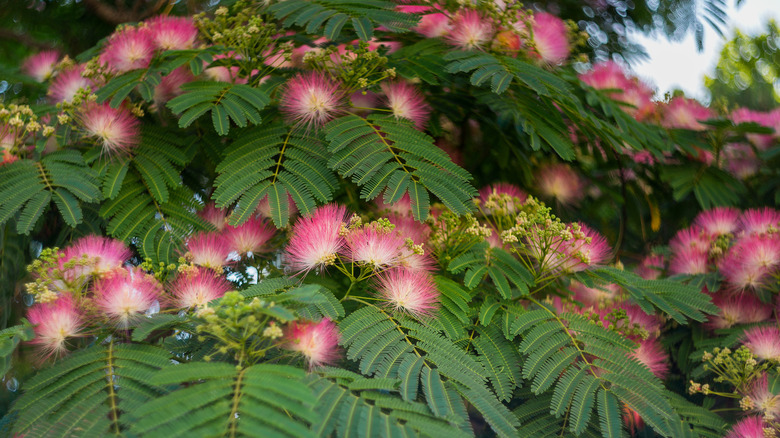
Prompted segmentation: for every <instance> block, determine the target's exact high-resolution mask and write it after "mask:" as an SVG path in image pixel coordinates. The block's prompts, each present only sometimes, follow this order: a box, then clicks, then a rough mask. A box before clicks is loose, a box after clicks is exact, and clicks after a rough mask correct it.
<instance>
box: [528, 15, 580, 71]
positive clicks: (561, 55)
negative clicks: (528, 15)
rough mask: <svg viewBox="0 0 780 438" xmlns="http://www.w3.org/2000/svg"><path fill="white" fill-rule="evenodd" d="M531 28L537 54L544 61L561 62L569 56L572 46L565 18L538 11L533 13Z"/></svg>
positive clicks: (550, 62) (549, 62)
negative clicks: (570, 45)
mask: <svg viewBox="0 0 780 438" xmlns="http://www.w3.org/2000/svg"><path fill="white" fill-rule="evenodd" d="M531 29H532V35H533V42H534V48H535V50H536V54H537V55H539V57H540V58H541V59H542V61H544V62H546V63H548V64H560V63H562V62H563V61H565V60H566V58H568V57H569V52H570V51H571V48H570V47H569V39H568V31H567V30H566V23H564V22H563V20H561V19H560V18H558V17H556V16H555V15H552V14H548V13H547V12H538V13H536V14H534V15H533V25H532V26H531Z"/></svg>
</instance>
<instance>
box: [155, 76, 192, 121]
mask: <svg viewBox="0 0 780 438" xmlns="http://www.w3.org/2000/svg"><path fill="white" fill-rule="evenodd" d="M194 80H195V76H193V75H192V73H191V72H190V70H189V69H188V68H185V67H179V68H177V69H175V70H173V71H172V72H170V73H169V74H167V75H165V76H163V77H162V80H161V81H160V84H159V85H157V86H156V87H155V88H154V103H155V105H156V106H157V109H158V111H159V109H160V107H161V106H162V105H163V104H164V103H165V102H167V101H169V100H171V99H173V98H174V97H176V96H178V95H180V94H182V93H183V90H182V89H181V86H182V85H184V84H186V83H188V82H192V81H194Z"/></svg>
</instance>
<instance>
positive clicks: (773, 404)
mask: <svg viewBox="0 0 780 438" xmlns="http://www.w3.org/2000/svg"><path fill="white" fill-rule="evenodd" d="M744 395H745V399H747V400H744V401H743V403H741V405H742V406H744V407H746V408H747V409H745V410H747V411H749V412H751V413H754V414H758V415H762V416H764V417H767V418H777V416H778V415H780V396H778V395H776V394H773V392H772V391H771V390H770V389H769V378H768V376H767V375H766V373H761V377H759V378H757V379H755V380H754V381H753V382H752V383H751V385H750V387H749V388H748V390H747V391H746V393H745V394H744ZM748 400H749V401H748ZM744 402H747V403H744ZM761 436H762V437H763V435H761Z"/></svg>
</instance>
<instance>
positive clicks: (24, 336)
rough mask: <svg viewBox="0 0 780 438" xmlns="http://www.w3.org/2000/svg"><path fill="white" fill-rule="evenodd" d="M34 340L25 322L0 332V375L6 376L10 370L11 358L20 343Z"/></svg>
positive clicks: (30, 329)
mask: <svg viewBox="0 0 780 438" xmlns="http://www.w3.org/2000/svg"><path fill="white" fill-rule="evenodd" d="M33 338H35V333H34V332H33V327H32V326H31V325H30V323H29V322H28V321H27V320H22V324H19V325H15V326H13V327H8V328H7V329H3V330H0V374H6V373H7V372H8V370H10V369H11V356H12V354H13V352H14V351H15V350H16V347H17V346H18V345H19V343H20V342H22V341H31V340H33Z"/></svg>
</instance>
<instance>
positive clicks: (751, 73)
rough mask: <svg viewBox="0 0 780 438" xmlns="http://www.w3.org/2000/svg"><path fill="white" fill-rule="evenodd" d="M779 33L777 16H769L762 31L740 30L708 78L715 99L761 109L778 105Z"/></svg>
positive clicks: (706, 80) (768, 108)
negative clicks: (754, 33)
mask: <svg viewBox="0 0 780 438" xmlns="http://www.w3.org/2000/svg"><path fill="white" fill-rule="evenodd" d="M778 36H780V28H778V26H777V23H776V22H775V21H774V20H769V21H768V22H767V23H766V25H765V28H764V29H763V30H762V32H761V33H760V34H759V35H746V34H745V33H743V32H741V31H739V30H736V32H735V34H734V37H733V38H732V39H731V40H730V41H728V42H727V43H726V44H725V45H724V46H723V49H721V52H720V59H719V60H718V65H717V67H716V68H715V72H714V74H712V76H706V77H705V78H704V84H705V85H706V86H707V88H708V89H709V91H710V93H711V94H712V100H713V102H719V103H726V104H730V105H739V106H741V107H747V108H752V109H755V110H761V111H769V110H771V109H774V108H776V107H777V105H778V103H780V93H778V90H777V89H776V88H775V86H774V84H775V83H776V81H777V77H778V69H779V68H780V52H778V48H777V44H776V41H777V38H778Z"/></svg>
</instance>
